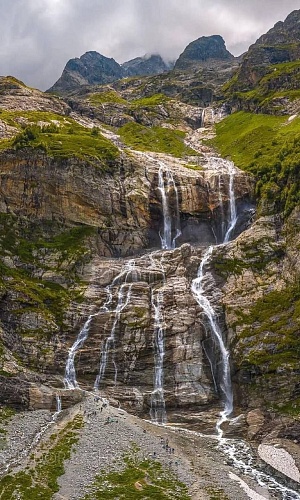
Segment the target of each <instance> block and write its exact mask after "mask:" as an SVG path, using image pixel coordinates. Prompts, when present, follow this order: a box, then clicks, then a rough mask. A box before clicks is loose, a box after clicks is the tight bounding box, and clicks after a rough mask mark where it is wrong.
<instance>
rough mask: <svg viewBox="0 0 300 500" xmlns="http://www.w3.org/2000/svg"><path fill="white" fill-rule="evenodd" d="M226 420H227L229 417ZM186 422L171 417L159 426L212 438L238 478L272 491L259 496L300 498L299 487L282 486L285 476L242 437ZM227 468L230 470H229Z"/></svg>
mask: <svg viewBox="0 0 300 500" xmlns="http://www.w3.org/2000/svg"><path fill="white" fill-rule="evenodd" d="M169 420H170V417H169ZM228 421H230V420H229V419H228ZM218 422H219V420H218ZM218 422H217V424H215V425H216V426H217V425H218ZM151 423H152V424H153V425H160V424H156V423H155V422H153V421H152V422H151ZM185 425H186V424H184V423H183V422H180V420H179V419H178V420H177V421H176V422H175V421H172V422H170V423H169V424H168V425H161V427H165V428H166V429H169V430H172V431H174V432H175V433H180V434H186V435H190V436H197V437H199V438H203V439H205V440H211V441H212V442H214V443H215V446H216V449H217V450H218V451H219V452H220V453H221V454H222V455H223V456H224V459H225V460H226V464H227V465H228V466H230V467H233V468H234V469H235V470H236V471H237V472H239V473H240V475H239V477H240V478H241V479H243V477H244V478H245V479H246V478H247V477H249V478H251V479H252V480H254V481H255V483H256V484H257V486H258V487H260V488H264V489H265V490H266V491H268V494H269V495H271V496H268V497H264V496H263V495H261V494H260V496H261V498H266V500H275V499H276V500H300V493H299V490H298V488H296V489H293V488H291V487H288V486H285V484H284V480H283V481H282V480H280V479H279V478H277V477H276V471H275V470H274V469H273V470H274V473H272V472H270V469H272V468H271V467H270V466H269V465H267V464H265V463H264V462H263V461H262V460H259V459H258V458H257V457H256V456H255V453H254V451H253V450H252V449H251V447H250V445H249V444H248V443H247V442H246V441H245V440H243V439H235V438H225V437H220V435H219V434H206V433H203V432H198V431H196V430H191V429H189V428H188V426H187V427H185ZM195 425H196V424H195ZM193 427H194V425H193ZM259 462H260V463H259ZM228 472H229V474H230V471H229V470H228ZM281 476H282V474H281ZM289 481H290V480H289V478H287V482H289ZM253 487H254V485H253V483H252V488H253ZM299 489H300V485H299ZM249 498H250V497H249ZM234 500H238V499H234Z"/></svg>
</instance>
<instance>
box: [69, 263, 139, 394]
mask: <svg viewBox="0 0 300 500" xmlns="http://www.w3.org/2000/svg"><path fill="white" fill-rule="evenodd" d="M134 264H135V263H134V261H133V260H129V261H128V262H127V263H126V264H125V266H124V269H122V270H121V272H120V273H119V274H118V275H117V276H116V277H115V278H114V279H113V281H112V283H111V284H110V285H108V286H107V287H106V293H107V299H106V301H105V303H104V305H103V306H102V307H100V309H99V310H98V311H97V312H95V313H93V314H90V315H89V317H88V319H87V320H86V322H85V323H84V325H83V327H82V329H81V330H80V332H79V334H78V337H77V339H76V340H75V342H74V344H73V345H72V347H71V348H70V349H69V355H68V359H67V363H66V369H65V378H64V384H65V387H66V389H76V388H78V387H79V386H78V383H77V380H76V370H75V356H76V353H77V351H78V350H79V349H80V348H81V347H82V346H83V344H84V342H85V341H86V339H87V337H88V335H89V331H90V326H91V322H92V319H93V318H95V317H96V316H98V315H99V314H101V313H103V312H108V311H109V306H110V304H111V302H112V289H113V287H114V286H115V285H116V284H117V283H118V281H120V279H122V278H123V276H125V280H126V279H127V277H128V274H129V273H130V272H131V271H132V270H133V269H134ZM128 300H129V299H128ZM124 307H125V306H124ZM114 328H115V327H114ZM109 347H110V344H109V345H108V346H107V348H109ZM107 352H108V351H107ZM106 360H107V353H106ZM105 366H106V365H105ZM100 367H101V364H100ZM104 371H105V368H104Z"/></svg>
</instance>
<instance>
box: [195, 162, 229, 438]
mask: <svg viewBox="0 0 300 500" xmlns="http://www.w3.org/2000/svg"><path fill="white" fill-rule="evenodd" d="M222 164H223V166H224V165H226V164H227V170H228V174H229V188H228V197H229V218H228V219H229V221H228V224H227V230H226V233H225V235H224V240H223V244H225V243H227V242H228V241H229V239H230V236H231V234H232V232H233V230H234V227H235V225H236V221H237V211H236V203H235V194H234V175H235V173H236V169H235V168H234V166H233V164H232V163H231V162H226V163H225V162H224V161H223V162H222ZM219 188H220V181H219ZM220 196H221V195H219V197H220ZM222 209H223V205H222ZM222 225H223V224H222ZM213 250H214V246H213V245H212V246H210V247H208V249H207V250H206V251H205V252H204V255H203V257H202V260H201V263H200V266H199V269H198V275H197V278H195V279H194V280H193V282H192V287H191V290H192V293H193V295H194V297H195V299H196V301H197V302H198V304H199V306H200V307H201V308H202V311H203V313H204V315H205V316H206V318H207V320H208V324H209V327H210V331H211V335H212V337H213V340H214V342H215V344H216V345H217V346H218V350H219V354H220V366H221V374H219V379H221V380H220V381H219V390H220V393H221V399H222V402H223V405H224V410H223V411H222V412H221V414H220V419H219V420H218V422H217V426H216V429H217V433H218V436H220V438H221V437H222V434H223V432H222V428H221V426H222V424H223V423H224V422H225V421H226V420H228V417H229V415H230V414H231V413H232V411H233V393H232V385H231V376H230V363H229V351H228V349H227V348H226V346H225V342H224V339H223V336H222V332H221V330H220V326H219V322H218V317H217V313H216V311H215V309H214V307H213V304H212V302H211V300H210V299H209V296H208V294H207V293H206V290H205V288H206V284H207V280H208V278H209V276H207V273H206V271H205V268H206V266H207V265H208V264H209V261H210V259H211V255H212V253H213ZM210 363H211V360H210Z"/></svg>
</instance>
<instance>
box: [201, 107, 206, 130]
mask: <svg viewBox="0 0 300 500" xmlns="http://www.w3.org/2000/svg"><path fill="white" fill-rule="evenodd" d="M204 126H205V108H203V109H202V113H201V127H204Z"/></svg>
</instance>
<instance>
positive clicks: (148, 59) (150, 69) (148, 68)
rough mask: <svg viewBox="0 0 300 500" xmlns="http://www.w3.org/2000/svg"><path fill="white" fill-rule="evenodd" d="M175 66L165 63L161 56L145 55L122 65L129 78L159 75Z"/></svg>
mask: <svg viewBox="0 0 300 500" xmlns="http://www.w3.org/2000/svg"><path fill="white" fill-rule="evenodd" d="M172 66H173V65H171V64H167V63H165V61H164V60H163V58H162V57H161V56H160V55H159V54H145V55H144V56H142V57H136V58H135V59H131V60H130V61H127V62H125V63H123V64H122V68H123V69H124V70H125V71H126V74H127V75H128V76H134V75H141V76H146V75H157V74H159V73H164V72H165V71H168V70H169V69H171V67H172Z"/></svg>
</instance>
